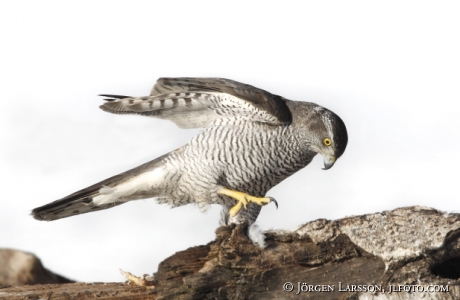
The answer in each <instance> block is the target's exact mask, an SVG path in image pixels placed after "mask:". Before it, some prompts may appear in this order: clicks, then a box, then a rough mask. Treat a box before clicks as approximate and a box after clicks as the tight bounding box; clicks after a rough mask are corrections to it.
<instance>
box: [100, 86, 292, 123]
mask: <svg viewBox="0 0 460 300" xmlns="http://www.w3.org/2000/svg"><path fill="white" fill-rule="evenodd" d="M101 96H105V97H108V98H107V99H105V100H107V102H106V103H104V104H103V105H101V106H100V108H101V109H102V110H104V111H107V112H111V113H115V114H139V115H144V116H150V117H156V118H161V119H167V120H170V121H173V122H174V123H176V124H177V125H178V126H179V127H181V128H199V127H206V126H207V125H208V124H209V123H210V122H212V121H214V120H215V119H217V118H226V117H228V118H231V117H239V118H243V119H247V120H250V121H254V122H263V123H268V124H272V125H283V124H289V123H291V121H292V115H291V111H290V110H289V108H288V106H287V105H286V100H285V99H284V98H283V97H280V96H277V95H273V94H271V93H269V92H267V91H264V90H262V89H259V88H256V87H253V86H251V85H247V84H243V83H239V82H237V81H233V80H229V79H223V78H160V79H158V81H157V83H156V84H155V86H154V87H153V89H152V91H151V93H150V96H146V97H127V96H119V95H106V94H103V95H101Z"/></svg>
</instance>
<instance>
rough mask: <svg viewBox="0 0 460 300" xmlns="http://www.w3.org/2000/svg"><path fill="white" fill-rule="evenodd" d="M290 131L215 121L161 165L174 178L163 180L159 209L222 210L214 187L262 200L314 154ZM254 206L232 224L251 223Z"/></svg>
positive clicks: (232, 202) (239, 121) (224, 199)
mask: <svg viewBox="0 0 460 300" xmlns="http://www.w3.org/2000/svg"><path fill="white" fill-rule="evenodd" d="M293 130H295V129H294V128H293V127H290V126H270V125H266V124H262V123H254V122H248V121H244V120H242V119H238V118H236V119H229V118H225V119H217V120H215V121H214V122H213V123H212V124H210V125H209V126H208V127H207V128H206V129H205V130H204V131H203V132H202V133H201V134H199V135H198V136H196V137H195V138H193V139H192V140H191V141H190V143H189V144H187V145H186V146H185V147H184V148H183V149H182V151H176V152H174V153H172V154H171V155H170V156H168V158H167V159H166V161H165V165H166V166H167V167H168V169H170V166H174V167H173V168H174V169H176V170H180V172H171V173H169V174H168V177H167V178H165V181H164V182H165V185H164V187H163V188H164V190H163V195H167V196H162V197H159V199H158V201H159V202H160V203H169V204H171V205H172V206H181V205H185V204H187V203H196V204H197V205H198V207H199V208H200V209H201V210H202V211H205V210H206V209H207V208H208V206H209V205H210V204H222V205H224V206H225V207H226V210H228V209H229V208H230V207H232V206H233V205H235V204H236V202H235V200H233V199H232V198H229V197H226V196H221V195H218V194H217V191H218V190H219V188H220V187H225V188H229V189H233V190H237V191H244V192H245V193H248V194H250V195H253V196H258V197H263V196H265V194H266V193H267V192H268V190H270V189H271V188H272V187H273V186H275V185H276V184H278V183H279V182H281V181H282V180H284V179H285V178H287V177H289V176H290V175H292V174H293V173H295V172H297V171H298V170H300V169H302V168H303V167H305V166H306V165H307V164H308V163H309V162H310V161H311V160H312V159H313V156H314V155H315V154H316V153H313V152H310V151H308V150H307V147H304V146H303V145H301V144H299V142H298V140H297V139H296V138H295V137H296V134H295V133H293V132H292V131H293ZM260 208H261V207H260V206H258V205H253V204H250V205H249V206H248V209H245V210H242V211H241V212H240V213H239V214H238V215H237V217H236V218H237V219H241V220H248V221H249V222H251V223H252V222H254V221H255V219H256V218H257V215H258V214H259V211H260Z"/></svg>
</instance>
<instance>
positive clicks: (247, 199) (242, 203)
mask: <svg viewBox="0 0 460 300" xmlns="http://www.w3.org/2000/svg"><path fill="white" fill-rule="evenodd" d="M217 193H219V194H220V195H225V196H228V197H231V198H233V199H235V200H236V201H238V203H236V205H235V206H233V207H232V208H231V209H230V212H229V214H230V217H232V218H233V217H234V216H236V215H237V214H238V213H239V212H240V211H241V209H242V208H243V207H244V208H246V205H248V203H254V204H257V205H260V206H264V205H267V204H268V203H270V202H275V205H276V208H278V202H276V200H275V198H272V197H254V196H251V195H248V194H246V193H243V192H238V191H233V190H229V189H226V188H221V189H220V190H219V191H218V192H217Z"/></svg>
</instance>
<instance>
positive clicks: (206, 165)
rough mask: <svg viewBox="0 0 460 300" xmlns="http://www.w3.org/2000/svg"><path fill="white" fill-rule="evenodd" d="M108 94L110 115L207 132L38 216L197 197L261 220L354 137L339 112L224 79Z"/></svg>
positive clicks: (231, 213)
mask: <svg viewBox="0 0 460 300" xmlns="http://www.w3.org/2000/svg"><path fill="white" fill-rule="evenodd" d="M101 96H104V97H106V99H105V100H107V102H105V103H104V104H103V105H101V106H100V108H101V109H102V110H104V111H107V112H110V113H114V114H138V115H142V116H148V117H155V118H160V119H165V120H170V121H172V122H174V123H176V124H177V125H178V126H179V127H181V128H204V129H203V131H202V132H201V133H200V134H198V135H197V136H195V137H194V138H193V139H192V140H191V141H190V142H189V143H188V144H186V145H184V146H183V147H181V148H179V149H177V150H174V151H172V152H169V153H167V154H165V155H163V156H161V157H159V158H157V159H154V160H152V161H150V162H147V163H145V164H143V165H141V166H138V167H136V168H134V169H131V170H128V171H126V172H124V173H121V174H119V175H115V176H113V177H111V178H108V179H106V180H103V181H101V182H98V183H96V184H94V185H91V186H89V187H87V188H85V189H82V190H80V191H77V192H75V193H73V194H71V195H69V196H67V197H64V198H62V199H59V200H57V201H54V202H51V203H49V204H46V205H44V206H41V207H37V208H35V209H34V210H33V211H32V215H33V217H34V218H35V219H38V220H45V221H51V220H56V219H61V218H66V217H70V216H74V215H78V214H83V213H88V212H93V211H97V210H102V209H107V208H111V207H114V206H116V205H120V204H123V203H126V202H128V201H131V200H138V199H145V198H156V199H157V201H158V202H159V203H167V204H170V205H171V206H173V207H176V206H181V205H185V204H189V203H196V204H197V205H198V207H199V208H200V209H201V210H203V211H204V210H206V208H207V207H208V206H209V205H210V204H220V205H222V206H223V213H222V215H223V216H224V217H223V223H224V224H230V223H242V222H248V223H249V224H251V223H253V222H254V221H255V220H256V218H257V216H258V215H259V212H260V210H261V206H263V205H266V204H268V203H270V202H272V201H275V200H274V199H273V198H271V197H267V196H266V193H267V192H268V191H269V190H270V189H271V188H272V187H274V186H275V185H277V184H278V183H280V182H281V181H282V180H284V179H286V178H287V177H289V176H291V175H292V174H294V173H295V172H297V171H299V170H300V169H302V168H304V167H305V166H307V165H308V164H309V163H310V162H311V161H312V159H313V157H314V156H315V155H316V154H318V153H319V154H321V155H322V156H323V159H324V166H325V168H324V169H326V170H327V169H329V168H331V167H332V166H333V164H334V163H335V162H336V160H337V159H338V158H339V157H340V156H341V155H342V154H343V153H344V151H345V148H346V146H347V141H348V135H347V130H346V127H345V124H344V122H343V121H342V120H341V119H340V118H339V117H338V116H337V115H336V114H334V113H333V112H332V111H330V110H328V109H326V108H324V107H321V106H319V105H317V104H314V103H309V102H300V101H291V100H288V99H286V98H284V97H281V96H277V95H274V94H271V93H269V92H267V91H265V90H262V89H259V88H256V87H254V86H251V85H247V84H243V83H239V82H236V81H233V80H228V79H223V78H160V79H158V81H157V83H156V84H155V86H154V87H153V89H152V90H151V93H150V95H149V96H145V97H128V96H120V95H101ZM275 203H276V201H275ZM276 204H277V203H276ZM221 222H222V220H221Z"/></svg>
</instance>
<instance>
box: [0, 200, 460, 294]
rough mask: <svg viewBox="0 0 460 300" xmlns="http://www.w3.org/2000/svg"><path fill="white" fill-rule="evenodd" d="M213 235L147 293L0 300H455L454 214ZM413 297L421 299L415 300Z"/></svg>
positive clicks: (410, 213) (82, 290) (172, 262)
mask: <svg viewBox="0 0 460 300" xmlns="http://www.w3.org/2000/svg"><path fill="white" fill-rule="evenodd" d="M265 235H266V247H265V248H264V249H261V248H260V247H258V246H256V245H254V244H253V242H252V241H251V240H250V239H249V238H248V227H247V226H246V225H244V224H243V225H238V226H235V225H233V226H226V227H220V228H218V229H217V230H216V239H215V240H214V241H213V242H211V243H209V244H208V245H205V246H197V247H192V248H190V249H187V250H185V251H181V252H178V253H176V254H174V255H173V256H171V257H169V258H167V259H166V260H165V261H163V262H162V263H161V264H160V265H159V267H158V272H157V273H156V274H155V278H154V281H153V283H154V286H155V287H154V288H146V287H137V286H130V285H125V284H117V283H111V284H102V283H99V284H82V283H78V284H65V285H38V286H37V285H35V286H26V287H11V288H4V289H0V298H2V299H3V297H5V299H38V298H40V297H42V298H45V299H69V298H68V297H70V298H72V299H78V297H80V299H92V298H99V299H104V298H117V299H379V300H381V299H459V298H460V296H459V295H460V280H459V278H460V215H459V214H446V213H444V212H441V211H438V210H435V209H431V208H426V207H406V208H399V209H395V210H392V211H385V212H382V213H376V214H370V215H363V216H354V217H348V218H344V219H340V220H336V221H328V220H325V219H320V220H316V221H313V222H309V223H306V224H305V225H302V226H300V227H299V228H297V229H295V230H276V231H269V232H266V233H265ZM422 290H423V291H422Z"/></svg>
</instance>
